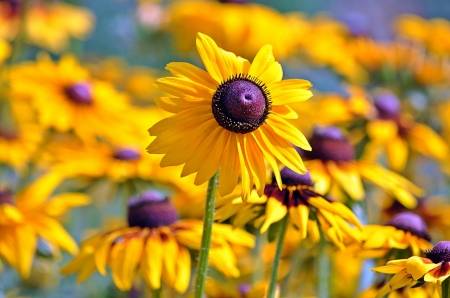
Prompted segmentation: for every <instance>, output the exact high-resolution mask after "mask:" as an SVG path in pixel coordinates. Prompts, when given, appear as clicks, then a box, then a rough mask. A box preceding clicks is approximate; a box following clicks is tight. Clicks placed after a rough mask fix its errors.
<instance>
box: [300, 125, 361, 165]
mask: <svg viewBox="0 0 450 298" xmlns="http://www.w3.org/2000/svg"><path fill="white" fill-rule="evenodd" d="M309 143H310V145H311V148H312V150H311V151H303V150H301V151H300V152H299V153H300V154H301V155H302V156H303V157H304V158H305V159H310V160H311V159H320V160H324V161H325V160H333V161H350V160H353V159H354V158H355V149H354V148H353V146H352V144H350V142H349V141H348V140H347V138H346V137H345V136H344V134H343V133H342V131H341V130H340V129H339V128H337V127H334V126H326V127H317V128H315V129H314V133H313V136H312V137H311V139H310V140H309Z"/></svg>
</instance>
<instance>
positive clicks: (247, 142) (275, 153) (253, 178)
mask: <svg viewBox="0 0 450 298" xmlns="http://www.w3.org/2000/svg"><path fill="white" fill-rule="evenodd" d="M197 49H198V52H199V54H200V57H201V59H202V61H203V64H204V66H205V68H206V70H207V72H205V71H203V70H201V69H199V68H197V67H195V66H193V65H191V64H187V63H170V64H168V65H167V69H168V70H170V71H171V72H172V74H173V75H174V77H168V78H162V79H159V80H157V83H156V84H157V86H158V87H159V88H160V89H161V90H163V91H165V92H167V93H168V94H170V97H162V98H159V99H156V102H157V104H158V105H159V106H160V107H161V108H163V109H164V110H166V111H169V112H171V113H174V114H175V115H173V116H171V117H169V118H166V119H163V120H162V121H160V122H158V123H156V124H155V125H154V126H153V127H151V128H150V130H149V132H150V134H151V135H152V136H156V139H155V140H154V141H153V142H152V143H151V144H150V146H149V147H148V152H149V153H155V154H165V156H164V157H163V159H162V161H161V166H163V167H165V166H174V165H181V164H184V167H183V171H182V173H181V175H182V176H186V175H189V174H192V173H197V174H196V178H195V184H196V185H199V184H203V183H204V182H206V181H207V180H208V179H209V178H211V177H212V176H213V175H214V173H215V172H217V170H218V169H219V168H220V177H219V193H220V194H221V195H222V196H223V195H227V194H230V193H231V192H232V191H233V190H234V189H235V187H236V184H237V181H238V178H239V176H240V178H241V182H242V189H243V198H244V200H245V199H247V198H248V196H249V195H250V192H251V190H252V188H253V185H256V189H257V191H258V193H259V194H260V195H262V193H263V191H264V184H265V181H266V176H265V175H266V174H265V173H266V170H265V167H264V159H266V160H267V161H268V163H269V164H270V166H271V167H272V169H273V171H274V173H275V177H276V178H277V179H276V180H277V182H278V185H279V186H280V187H281V180H280V172H279V169H278V162H281V163H283V164H285V165H286V166H289V167H290V168H291V169H292V170H294V171H295V172H297V173H305V171H306V169H305V167H304V165H303V162H302V160H301V158H300V156H299V155H298V154H297V152H296V151H295V149H294V148H293V147H292V144H294V145H296V146H300V147H302V148H304V149H305V150H310V146H309V144H308V142H307V141H306V138H305V137H304V136H303V134H302V133H301V132H300V131H298V130H297V129H296V128H294V127H293V126H292V125H291V124H290V123H288V122H287V121H286V120H285V119H289V118H295V117H296V113H295V112H293V111H292V110H291V109H290V108H289V107H288V104H289V103H293V102H299V101H303V100H306V99H308V98H309V97H310V96H311V92H310V91H309V90H307V89H308V88H310V87H311V84H310V83H309V82H308V81H304V80H297V79H291V80H284V81H282V80H281V79H282V76H283V72H282V69H281V65H280V64H279V63H278V62H276V61H275V59H274V57H273V54H272V47H271V46H269V45H267V46H264V47H263V48H262V49H261V50H260V51H259V52H258V54H257V55H256V57H255V59H254V60H253V63H251V64H250V63H249V62H248V61H247V60H245V59H243V58H241V57H237V56H236V55H235V54H233V53H230V52H226V51H224V50H222V49H220V48H219V47H217V45H216V43H215V42H214V41H213V40H212V39H211V38H210V37H208V36H206V35H203V34H201V33H199V34H198V36H197Z"/></svg>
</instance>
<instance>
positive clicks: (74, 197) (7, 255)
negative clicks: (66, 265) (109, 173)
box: [0, 174, 89, 279]
mask: <svg viewBox="0 0 450 298" xmlns="http://www.w3.org/2000/svg"><path fill="white" fill-rule="evenodd" d="M60 182H61V177H59V176H58V175H55V174H48V175H46V176H43V177H42V178H39V179H38V180H37V181H36V182H34V183H32V184H30V185H29V186H27V187H26V188H24V189H22V190H21V191H20V192H18V193H17V194H15V195H13V194H11V193H10V192H9V191H8V190H4V189H3V190H0V258H1V259H2V260H4V261H5V262H6V263H7V264H9V265H10V266H11V267H13V268H15V269H16V270H17V271H18V272H19V274H20V276H21V277H22V278H23V279H26V278H28V276H29V274H30V268H31V264H32V262H33V257H34V254H35V251H36V246H37V241H38V239H42V240H44V241H45V242H46V243H48V245H50V246H51V247H53V248H54V249H58V248H61V249H63V250H65V251H67V252H69V253H71V254H75V253H76V252H77V251H78V247H77V244H76V243H75V241H74V240H73V239H72V237H71V236H70V235H69V234H68V233H67V232H66V230H65V229H64V227H63V226H62V225H61V224H60V223H59V222H58V220H57V219H56V218H57V217H58V216H60V215H62V214H63V213H65V212H66V211H68V210H69V209H71V208H73V207H78V206H83V205H86V204H88V203H89V197H87V196H86V195H84V194H79V193H60V194H56V195H53V196H51V194H52V192H53V191H54V189H55V188H56V187H57V186H58V184H59V183H60Z"/></svg>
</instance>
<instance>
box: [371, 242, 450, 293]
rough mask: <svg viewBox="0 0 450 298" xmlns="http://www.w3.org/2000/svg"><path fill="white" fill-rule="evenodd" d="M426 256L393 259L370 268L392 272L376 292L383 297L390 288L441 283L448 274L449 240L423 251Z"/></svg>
mask: <svg viewBox="0 0 450 298" xmlns="http://www.w3.org/2000/svg"><path fill="white" fill-rule="evenodd" d="M425 256H426V258H421V257H417V256H414V257H410V258H408V259H401V260H393V261H390V262H388V263H387V264H386V266H381V267H376V268H372V270H373V271H376V272H381V273H386V274H394V276H393V277H392V278H391V280H390V281H389V282H388V283H387V284H386V285H385V286H384V287H383V288H382V289H381V290H380V291H379V292H378V294H377V296H376V297H383V296H384V295H386V294H387V293H389V292H390V291H392V290H395V289H400V288H403V287H405V286H420V285H422V284H424V283H437V284H441V283H442V282H443V281H444V280H445V279H447V278H448V277H449V276H450V258H449V256H450V241H441V242H439V243H437V244H436V245H435V246H434V247H433V249H431V250H428V251H426V252H425Z"/></svg>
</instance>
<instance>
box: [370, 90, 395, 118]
mask: <svg viewBox="0 0 450 298" xmlns="http://www.w3.org/2000/svg"><path fill="white" fill-rule="evenodd" d="M374 105H375V108H376V109H377V111H378V118H380V119H384V120H396V119H397V118H398V117H399V116H400V111H401V104H400V101H399V100H398V98H397V97H396V96H395V95H394V94H392V93H381V94H378V95H377V96H375V98H374Z"/></svg>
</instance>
